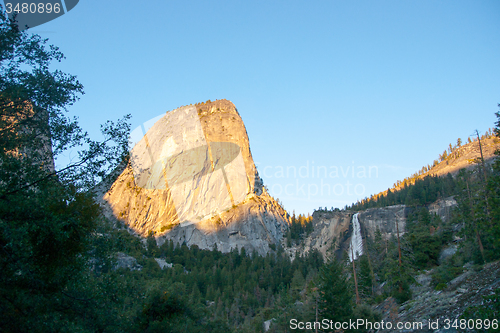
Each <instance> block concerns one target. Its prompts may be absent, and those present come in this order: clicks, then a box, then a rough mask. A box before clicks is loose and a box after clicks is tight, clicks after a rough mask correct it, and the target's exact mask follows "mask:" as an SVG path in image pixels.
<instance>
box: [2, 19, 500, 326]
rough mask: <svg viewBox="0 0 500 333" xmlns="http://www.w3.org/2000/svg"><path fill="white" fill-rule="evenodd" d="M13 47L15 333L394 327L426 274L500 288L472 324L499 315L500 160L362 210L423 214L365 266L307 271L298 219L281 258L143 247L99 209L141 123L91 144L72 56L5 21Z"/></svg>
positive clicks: (169, 245)
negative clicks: (99, 195)
mask: <svg viewBox="0 0 500 333" xmlns="http://www.w3.org/2000/svg"><path fill="white" fill-rule="evenodd" d="M0 45H1V48H0V142H1V145H0V166H1V168H0V331H1V332H12V333H14V332H15V333H17V332H218V333H219V332H263V331H265V330H267V331H268V332H290V331H294V330H300V331H303V332H314V331H316V329H317V327H316V326H317V324H314V323H315V322H321V323H322V324H321V327H320V331H321V330H322V331H334V330H335V329H337V326H335V325H334V324H333V323H340V322H346V321H349V319H352V320H359V319H365V320H369V321H371V322H377V321H379V320H381V319H382V318H388V317H387V314H386V312H387V311H385V309H386V308H387V306H386V305H387V304H390V306H389V307H390V309H391V311H393V309H396V310H394V311H395V312H392V313H389V314H390V315H393V317H392V318H393V319H394V318H397V315H398V313H397V312H398V311H399V310H401V309H402V310H401V311H400V312H401V313H402V312H405V311H406V310H408V312H411V310H412V306H414V305H416V304H421V303H422V302H421V301H419V300H420V299H421V298H420V297H418V296H421V295H418V294H417V293H418V288H419V286H420V283H417V282H418V281H421V280H422V277H424V278H426V277H428V278H429V279H430V280H431V281H430V282H429V286H430V287H429V288H430V289H429V290H426V292H427V294H431V295H433V297H434V296H436V297H438V292H440V291H446V290H447V289H450V290H449V291H450V293H451V292H453V293H454V292H455V290H457V289H456V288H457V285H458V284H457V283H454V282H453V281H454V280H453V279H454V278H456V277H460V276H462V277H463V276H464V275H463V274H469V275H467V276H469V277H470V276H473V274H476V273H477V272H479V273H477V274H476V275H474V276H477V275H480V274H482V273H481V272H488V274H489V275H490V276H491V277H492V279H493V283H492V284H490V285H488V286H487V287H488V288H486V287H484V285H476V286H472V287H470V289H471V290H472V289H473V288H477V289H475V290H473V291H477V292H482V291H484V292H485V293H486V292H488V294H487V295H485V297H484V303H480V302H482V299H480V300H475V301H474V302H475V303H474V302H473V301H472V300H471V301H470V303H467V304H465V303H463V305H462V303H458V304H459V306H460V307H459V308H458V310H457V315H460V316H461V318H463V319H469V318H471V319H475V320H477V319H488V320H493V319H496V318H498V315H499V304H500V300H499V289H496V287H495V288H493V286H497V285H498V281H500V279H498V278H497V276H498V270H495V267H497V266H495V265H493V264H491V263H492V262H493V263H494V262H496V261H498V260H499V259H500V251H499V249H500V161H498V160H497V161H496V162H494V163H485V161H484V160H483V159H479V160H477V161H476V162H475V165H474V167H472V168H469V169H467V170H463V171H460V172H459V173H457V174H456V175H454V176H452V175H448V176H445V177H437V176H432V175H428V176H426V177H420V176H419V177H415V179H413V180H411V181H408V182H404V185H403V186H402V187H401V186H399V187H398V189H397V190H396V189H394V190H391V191H388V192H387V193H386V194H384V195H381V196H378V197H377V198H373V199H372V200H367V201H365V202H361V203H357V204H354V205H352V206H351V207H350V208H349V209H350V210H352V212H348V213H349V214H352V213H354V211H359V210H362V209H366V208H368V207H382V206H386V205H394V204H405V205H407V206H408V207H409V211H410V213H409V215H408V217H407V225H406V232H405V233H404V234H403V233H401V234H400V233H399V232H397V233H396V234H394V235H393V236H392V237H390V238H384V237H382V234H381V233H380V232H376V233H375V235H374V237H373V238H366V239H365V251H364V254H363V255H361V256H360V257H359V258H358V259H357V260H355V261H353V262H349V261H348V255H347V252H346V251H344V253H343V257H342V258H341V260H335V259H334V258H332V257H328V258H326V260H324V258H323V256H322V255H321V254H320V253H319V252H318V251H314V250H310V251H308V252H307V253H305V254H304V255H303V256H295V257H294V260H293V261H292V260H291V256H290V254H289V253H288V252H287V251H286V250H287V248H289V247H291V246H298V245H300V244H301V243H303V241H304V239H305V238H306V237H308V235H310V234H311V232H312V230H313V228H314V221H313V220H312V218H311V217H310V216H307V217H306V216H302V215H299V216H295V214H294V215H293V217H292V219H291V223H290V225H288V226H287V227H288V230H287V234H286V237H283V238H282V242H281V244H278V245H276V244H271V245H270V249H271V250H270V251H269V252H268V253H267V255H266V256H259V255H257V253H256V252H253V253H247V251H246V250H245V249H244V248H241V249H233V250H232V251H231V252H229V253H222V252H220V251H219V250H218V249H217V247H216V245H215V244H214V247H213V249H211V250H208V249H205V250H202V249H200V248H198V247H197V246H195V245H193V246H191V247H188V246H186V244H185V243H177V244H174V242H172V241H167V242H165V243H164V244H162V245H161V246H160V247H158V246H157V242H156V240H155V239H154V238H153V235H152V234H150V235H149V237H147V238H139V237H137V236H136V235H134V234H133V232H132V231H131V230H130V229H128V228H127V227H126V226H125V225H123V224H121V223H116V221H112V220H109V219H107V218H106V217H105V215H104V214H103V212H102V207H101V206H99V205H98V204H96V200H97V199H96V194H95V189H96V186H97V184H99V183H100V182H101V181H102V180H103V179H105V178H106V177H107V176H109V175H110V174H111V173H112V172H113V170H116V168H118V167H119V166H120V165H123V163H126V162H127V158H128V155H127V154H128V150H127V144H128V142H127V141H128V134H129V125H128V122H127V121H128V118H129V117H128V116H126V117H125V118H124V119H122V120H119V121H117V122H111V121H110V122H107V123H106V124H103V126H102V127H101V129H102V135H103V139H102V140H101V141H95V140H92V139H90V138H89V137H88V136H87V134H86V132H85V131H84V130H83V129H81V128H80V127H79V125H78V123H77V121H76V120H75V119H69V118H67V117H66V116H65V113H64V111H65V109H66V108H67V107H68V106H69V105H71V104H72V103H74V102H75V101H76V100H77V99H78V97H79V96H80V95H81V94H82V93H83V86H82V85H81V84H80V83H79V82H78V80H76V77H74V76H72V75H69V74H65V73H62V72H61V71H51V70H50V65H51V62H58V61H61V60H63V58H64V57H63V54H62V53H60V52H59V51H58V50H57V48H55V47H52V46H49V45H47V42H46V41H44V40H42V39H41V38H40V37H39V36H37V35H28V34H27V33H26V32H20V31H19V29H18V28H17V26H16V25H15V24H13V23H12V22H10V21H8V20H7V19H6V18H5V17H4V16H1V15H0ZM496 115H497V117H498V119H499V120H498V121H497V122H496V124H495V129H494V135H495V136H496V137H500V112H497V113H496ZM49 139H50V140H49ZM490 139H491V140H493V139H494V138H490ZM48 141H50V142H51V144H52V147H50V145H48ZM470 144H474V143H470ZM70 149H79V153H78V155H77V156H78V157H79V160H78V161H76V162H74V163H72V164H69V165H68V166H66V167H65V168H62V169H59V170H56V169H55V168H54V167H53V165H52V164H49V165H48V164H47V161H51V160H52V158H54V157H57V156H59V155H60V154H62V153H65V152H68V151H69V150H70ZM453 152H454V151H452V152H451V154H453ZM446 158H450V157H449V154H447V157H446ZM443 161H444V160H443ZM431 170H432V169H431ZM422 175H423V174H422ZM447 196H454V198H455V200H456V202H457V207H456V208H455V210H454V211H453V214H452V217H451V218H450V219H448V220H446V221H443V220H442V219H441V218H440V217H439V216H437V215H434V214H431V213H429V209H428V206H427V205H428V204H430V203H432V202H434V201H435V200H437V199H439V198H443V197H447ZM349 216H350V215H349ZM345 236H346V237H347V236H348V235H347V234H346V235H345ZM483 269H484V270H485V271H483ZM483 275H484V274H483ZM467 276H466V277H467ZM464 279H466V278H464ZM469 280H471V279H469ZM469 280H468V281H469ZM483 280H484V279H483ZM452 282H453V283H452ZM490 282H491V281H489V282H488V281H487V283H490ZM484 283H486V282H484ZM494 283H496V284H494ZM464 285H465V284H464ZM452 288H455V289H452ZM466 292H467V290H466V291H464V292H463V293H466ZM480 296H481V297H482V296H483V294H481V295H480ZM471 299H472V297H471ZM447 301H448V300H446V302H447ZM419 302H420V303H419ZM425 306H426V308H427V309H428V310H429V311H431V310H432V311H438V310H437V309H435V307H433V304H431V303H427V304H425ZM443 307H444V306H443ZM398 309H399V310H398ZM384 311H385V312H384ZM440 315H441V313H440V312H432V313H431V312H426V313H425V316H423V317H422V318H421V319H422V320H427V319H429V318H431V317H432V318H437V317H438V316H440ZM426 316H427V317H426ZM419 318H420V317H419ZM323 319H324V320H325V321H324V322H323ZM330 320H331V321H330ZM344 331H346V332H349V331H367V329H365V328H363V329H361V328H360V329H357V330H353V329H351V328H349V327H348V328H347V329H345V330H344Z"/></svg>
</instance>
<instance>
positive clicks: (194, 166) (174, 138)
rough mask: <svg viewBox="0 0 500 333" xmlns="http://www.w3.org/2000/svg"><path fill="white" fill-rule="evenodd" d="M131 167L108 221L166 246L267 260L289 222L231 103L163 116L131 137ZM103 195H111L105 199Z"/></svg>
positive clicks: (115, 192) (112, 190)
mask: <svg viewBox="0 0 500 333" xmlns="http://www.w3.org/2000/svg"><path fill="white" fill-rule="evenodd" d="M131 141H132V144H133V148H132V149H131V151H130V156H131V161H130V163H129V165H128V166H127V167H126V168H125V169H124V170H123V171H122V172H121V173H120V174H119V175H118V176H117V177H116V178H115V180H114V182H113V183H112V184H111V185H110V186H109V187H108V188H107V189H106V190H107V191H106V193H104V194H103V205H104V207H105V211H106V213H107V215H108V216H109V217H114V218H116V219H118V220H121V221H123V222H125V223H126V224H127V225H128V226H129V228H130V229H132V230H133V231H134V232H136V233H137V234H139V235H141V236H147V235H148V234H150V233H153V234H154V235H155V236H156V237H157V241H158V242H159V243H163V242H164V241H165V240H166V239H172V240H174V242H176V243H184V242H185V243H186V244H187V245H194V244H196V245H198V246H199V247H200V248H205V249H207V248H214V247H215V246H217V248H218V249H219V250H222V251H224V252H226V251H230V250H231V249H232V248H235V247H239V248H241V247H245V248H247V250H256V251H257V252H258V253H260V254H265V253H267V251H268V249H269V244H273V243H277V242H279V240H280V239H281V238H282V237H283V234H284V232H285V231H286V228H287V219H288V216H287V214H286V212H285V211H284V210H283V208H282V207H281V206H280V205H279V204H278V203H277V202H276V201H275V200H274V199H273V198H272V197H270V196H269V195H268V194H267V193H265V192H263V189H262V181H261V179H260V177H259V176H258V174H257V170H256V168H255V165H254V162H253V159H252V155H251V153H250V147H249V142H248V136H247V132H246V129H245V126H244V124H243V121H242V119H241V117H240V115H239V113H238V111H237V110H236V108H235V107H234V105H233V104H232V103H231V102H229V101H227V100H219V101H215V102H207V103H201V104H196V105H189V106H184V107H181V108H178V109H176V110H173V111H170V112H167V113H166V114H163V115H160V116H158V117H156V118H154V119H151V120H150V121H149V122H146V123H144V124H143V126H141V127H139V128H137V129H136V130H134V131H133V132H132V134H131ZM103 192H104V191H103Z"/></svg>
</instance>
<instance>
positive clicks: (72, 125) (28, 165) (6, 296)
mask: <svg viewBox="0 0 500 333" xmlns="http://www.w3.org/2000/svg"><path fill="white" fill-rule="evenodd" d="M0 45H1V48H0V164H1V165H2V167H1V168H0V249H1V250H0V267H1V271H0V311H1V312H2V313H3V314H4V315H2V316H0V330H1V331H3V332H21V331H30V332H51V331H59V330H65V331H69V332H70V331H85V330H99V329H101V328H102V327H103V326H101V325H105V326H106V325H108V324H106V322H107V321H109V319H106V318H112V317H113V315H112V314H111V313H110V312H107V311H102V310H101V309H99V307H100V306H102V304H103V303H109V304H112V303H113V300H111V299H109V298H108V297H107V296H104V295H105V294H106V293H103V290H107V291H108V292H109V293H110V294H112V293H113V288H109V289H108V287H107V286H108V282H109V279H106V278H103V277H101V276H100V273H102V272H104V271H106V270H109V268H110V262H109V260H108V258H107V257H108V251H109V248H108V247H107V246H106V244H105V243H106V242H103V241H102V238H105V237H106V236H105V235H104V233H103V232H105V230H107V229H106V228H107V225H106V221H104V219H103V218H102V216H101V211H100V207H99V206H98V205H97V204H96V203H95V201H94V195H93V193H92V192H91V191H90V189H92V187H93V186H94V185H95V184H96V183H98V182H99V181H101V180H102V179H103V178H104V177H106V176H107V174H109V173H110V171H111V170H113V169H114V168H115V167H116V166H117V165H118V163H120V162H121V161H122V160H123V159H124V157H125V153H126V151H127V145H126V141H127V134H128V124H126V123H125V122H120V123H119V124H118V125H114V124H112V123H111V122H109V123H107V124H106V125H105V126H103V127H102V128H101V129H102V133H103V135H104V137H105V139H104V141H103V142H98V141H92V140H90V139H89V138H88V137H87V136H86V133H84V132H83V131H82V130H81V129H80V128H79V127H78V124H77V123H76V121H75V120H70V119H68V118H66V117H65V116H64V114H63V111H64V110H65V108H66V107H67V106H69V105H71V104H72V103H73V102H74V101H76V100H77V98H78V96H79V95H80V94H81V93H83V90H82V85H81V84H80V83H79V82H78V81H77V80H76V77H74V76H71V75H68V74H65V73H62V72H61V71H58V70H55V71H51V70H50V66H51V63H53V62H59V61H61V60H62V59H63V58H64V57H63V55H62V53H61V52H59V51H58V49H57V48H56V47H53V46H47V45H46V41H45V40H42V39H41V38H40V37H39V36H37V35H31V36H29V35H28V34H27V33H26V32H19V30H18V29H17V26H16V25H15V24H13V23H12V22H10V21H8V20H7V19H6V17H5V16H3V14H0ZM77 147H80V148H85V149H82V150H81V151H80V153H79V157H80V158H81V159H80V161H79V162H76V163H74V164H72V165H69V166H67V167H66V168H63V169H60V170H57V171H56V170H55V168H54V163H53V158H54V157H55V156H57V155H58V154H60V153H62V152H64V151H66V150H67V149H69V148H77ZM91 263H95V265H92V264H91ZM92 266H95V267H94V270H93V271H92V270H91V267H92Z"/></svg>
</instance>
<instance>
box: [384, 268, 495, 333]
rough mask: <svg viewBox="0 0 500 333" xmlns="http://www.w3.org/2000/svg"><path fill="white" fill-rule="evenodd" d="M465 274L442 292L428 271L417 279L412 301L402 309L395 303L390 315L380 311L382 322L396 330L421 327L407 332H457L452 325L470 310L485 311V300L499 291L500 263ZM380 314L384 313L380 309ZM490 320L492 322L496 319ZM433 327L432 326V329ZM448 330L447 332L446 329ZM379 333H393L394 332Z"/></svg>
mask: <svg viewBox="0 0 500 333" xmlns="http://www.w3.org/2000/svg"><path fill="white" fill-rule="evenodd" d="M464 270H465V272H464V273H462V274H461V275H459V276H458V277H457V278H455V279H454V280H452V281H450V282H449V283H448V285H447V287H446V288H445V289H443V290H440V291H436V290H434V289H433V288H432V287H431V284H430V282H431V275H432V271H425V272H424V274H421V275H419V276H417V278H416V280H417V282H418V284H416V285H414V286H413V287H412V289H413V290H412V291H413V296H414V297H413V299H412V300H410V301H407V302H405V303H403V304H402V305H401V306H397V305H396V304H395V303H393V306H392V307H391V311H387V312H384V311H381V312H382V315H383V320H384V321H385V322H389V321H390V322H392V323H393V325H394V327H395V325H396V324H397V323H398V322H403V323H419V325H416V326H415V327H411V328H409V329H407V330H405V332H456V330H455V329H453V328H452V327H450V326H451V325H452V324H453V322H454V321H455V320H457V319H458V320H459V319H460V316H461V315H462V314H464V312H465V310H466V309H467V308H470V307H486V302H485V299H484V297H487V296H491V295H493V294H494V291H495V290H496V289H498V288H500V263H499V262H494V263H489V264H487V265H485V266H484V268H483V269H482V270H481V271H478V272H476V271H473V270H467V268H466V267H464ZM377 310H383V309H382V308H381V306H379V307H377ZM474 319H477V318H474ZM483 319H484V318H483ZM489 319H490V322H491V320H493V319H495V318H489ZM430 323H432V324H431V325H429V324H430ZM447 323H448V324H449V325H446V324H447ZM420 325H421V326H420ZM447 326H448V329H445V328H446V327H447ZM470 331H471V332H475V330H470ZM379 332H394V329H393V330H379Z"/></svg>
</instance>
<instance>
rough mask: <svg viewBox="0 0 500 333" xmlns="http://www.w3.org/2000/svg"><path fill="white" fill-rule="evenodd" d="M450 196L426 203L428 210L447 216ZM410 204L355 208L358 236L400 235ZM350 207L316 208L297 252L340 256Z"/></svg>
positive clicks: (348, 227)
mask: <svg viewBox="0 0 500 333" xmlns="http://www.w3.org/2000/svg"><path fill="white" fill-rule="evenodd" d="M456 204H457V203H456V201H455V200H454V199H453V198H452V197H449V198H444V199H440V200H437V201H436V202H434V203H432V204H430V205H428V206H427V209H428V210H429V212H430V213H435V214H437V215H438V216H439V217H441V219H442V220H443V221H447V219H449V218H450V214H451V209H452V208H453V207H454V206H456ZM411 209H413V208H411V207H406V206H405V205H394V206H388V207H381V208H369V209H366V210H364V211H361V212H359V215H358V219H359V224H360V226H361V236H362V237H363V239H365V238H366V237H370V238H374V237H375V232H376V231H377V230H380V232H381V235H382V237H383V238H384V239H389V238H391V237H392V236H396V235H397V232H398V228H399V234H400V235H403V234H404V233H405V231H406V229H405V227H406V219H407V217H408V214H409V213H410V210H411ZM353 214H354V212H351V211H333V212H330V211H316V212H314V214H313V226H314V230H313V232H312V233H311V234H310V235H309V236H308V237H307V238H306V240H305V243H304V247H303V249H302V250H301V252H308V251H310V250H311V249H317V250H318V251H319V252H321V253H322V254H323V256H324V257H331V256H336V257H337V258H340V257H342V253H343V252H345V251H348V249H349V244H350V241H351V237H352V231H353V227H352V216H353Z"/></svg>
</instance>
